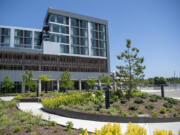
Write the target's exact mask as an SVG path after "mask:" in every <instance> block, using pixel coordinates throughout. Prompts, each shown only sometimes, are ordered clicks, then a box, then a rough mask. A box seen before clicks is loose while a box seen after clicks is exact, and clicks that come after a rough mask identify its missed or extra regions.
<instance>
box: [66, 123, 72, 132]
mask: <svg viewBox="0 0 180 135" xmlns="http://www.w3.org/2000/svg"><path fill="white" fill-rule="evenodd" d="M66 128H67V131H68V132H71V131H72V128H73V123H72V122H71V121H68V122H67V123H66Z"/></svg>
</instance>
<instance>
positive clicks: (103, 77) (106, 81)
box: [99, 73, 113, 87]
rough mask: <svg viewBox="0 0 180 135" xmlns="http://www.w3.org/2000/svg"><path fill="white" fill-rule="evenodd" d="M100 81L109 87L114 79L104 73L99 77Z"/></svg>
mask: <svg viewBox="0 0 180 135" xmlns="http://www.w3.org/2000/svg"><path fill="white" fill-rule="evenodd" d="M99 80H100V81H101V83H104V84H106V85H107V86H109V87H110V86H111V85H112V82H113V79H112V78H111V77H110V76H109V75H105V74H104V73H103V74H101V75H99Z"/></svg>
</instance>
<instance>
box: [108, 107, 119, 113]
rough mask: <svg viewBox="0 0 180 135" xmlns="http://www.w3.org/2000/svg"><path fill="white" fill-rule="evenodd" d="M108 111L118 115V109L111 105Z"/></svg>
mask: <svg viewBox="0 0 180 135" xmlns="http://www.w3.org/2000/svg"><path fill="white" fill-rule="evenodd" d="M108 113H109V114H111V115H117V110H116V108H114V107H110V108H109V109H108Z"/></svg>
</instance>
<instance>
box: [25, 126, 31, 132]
mask: <svg viewBox="0 0 180 135" xmlns="http://www.w3.org/2000/svg"><path fill="white" fill-rule="evenodd" d="M25 128H26V132H31V131H32V125H31V124H26V125H25Z"/></svg>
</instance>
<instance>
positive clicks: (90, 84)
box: [87, 78, 97, 90]
mask: <svg viewBox="0 0 180 135" xmlns="http://www.w3.org/2000/svg"><path fill="white" fill-rule="evenodd" d="M96 81H97V80H96V78H89V79H88V80H87V85H88V86H89V87H90V89H91V90H92V89H93V86H95V85H96Z"/></svg>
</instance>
